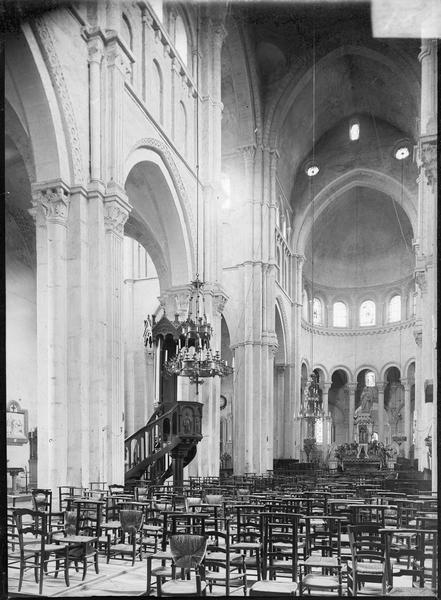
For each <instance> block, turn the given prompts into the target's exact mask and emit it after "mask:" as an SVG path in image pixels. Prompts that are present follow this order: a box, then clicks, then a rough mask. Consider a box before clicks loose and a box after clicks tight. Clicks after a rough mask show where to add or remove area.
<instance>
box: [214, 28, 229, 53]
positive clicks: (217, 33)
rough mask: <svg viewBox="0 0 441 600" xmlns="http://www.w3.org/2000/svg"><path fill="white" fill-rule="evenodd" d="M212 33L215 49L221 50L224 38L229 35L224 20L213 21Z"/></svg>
mask: <svg viewBox="0 0 441 600" xmlns="http://www.w3.org/2000/svg"><path fill="white" fill-rule="evenodd" d="M211 34H212V38H213V46H214V48H215V50H218V51H220V50H221V48H222V44H223V43H224V40H225V38H226V37H227V35H228V32H227V30H226V29H225V26H224V24H223V23H222V21H214V22H212V24H211Z"/></svg>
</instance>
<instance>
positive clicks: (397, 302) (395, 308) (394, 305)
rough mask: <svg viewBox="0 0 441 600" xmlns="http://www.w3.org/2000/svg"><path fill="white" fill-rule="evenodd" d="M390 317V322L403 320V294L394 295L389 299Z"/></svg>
mask: <svg viewBox="0 0 441 600" xmlns="http://www.w3.org/2000/svg"><path fill="white" fill-rule="evenodd" d="M388 317H389V318H388V321H389V323H395V322H396V321H401V296H400V295H399V294H396V295H395V296H392V298H391V299H390V300H389V310H388Z"/></svg>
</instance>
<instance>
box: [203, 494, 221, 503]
mask: <svg viewBox="0 0 441 600" xmlns="http://www.w3.org/2000/svg"><path fill="white" fill-rule="evenodd" d="M223 501H224V497H223V496H222V494H207V495H206V496H205V502H206V503H207V504H222V503H223Z"/></svg>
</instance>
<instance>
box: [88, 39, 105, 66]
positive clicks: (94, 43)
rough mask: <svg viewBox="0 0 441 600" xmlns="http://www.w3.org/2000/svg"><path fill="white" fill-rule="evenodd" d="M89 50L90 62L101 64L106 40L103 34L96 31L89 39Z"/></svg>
mask: <svg viewBox="0 0 441 600" xmlns="http://www.w3.org/2000/svg"><path fill="white" fill-rule="evenodd" d="M87 51H88V59H89V62H90V63H92V62H94V63H98V64H101V61H102V59H103V56H104V41H103V38H102V34H101V33H100V34H98V32H97V33H95V34H93V35H91V36H90V37H89V39H88V41H87Z"/></svg>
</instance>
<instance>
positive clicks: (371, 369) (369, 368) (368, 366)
mask: <svg viewBox="0 0 441 600" xmlns="http://www.w3.org/2000/svg"><path fill="white" fill-rule="evenodd" d="M366 370H368V371H372V372H373V373H374V374H375V383H377V382H378V381H379V378H378V377H379V375H378V369H377V368H376V367H373V366H372V365H368V364H363V365H361V366H360V367H357V368H356V370H355V372H354V381H357V377H358V376H359V375H360V373H361V372H362V371H366Z"/></svg>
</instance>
